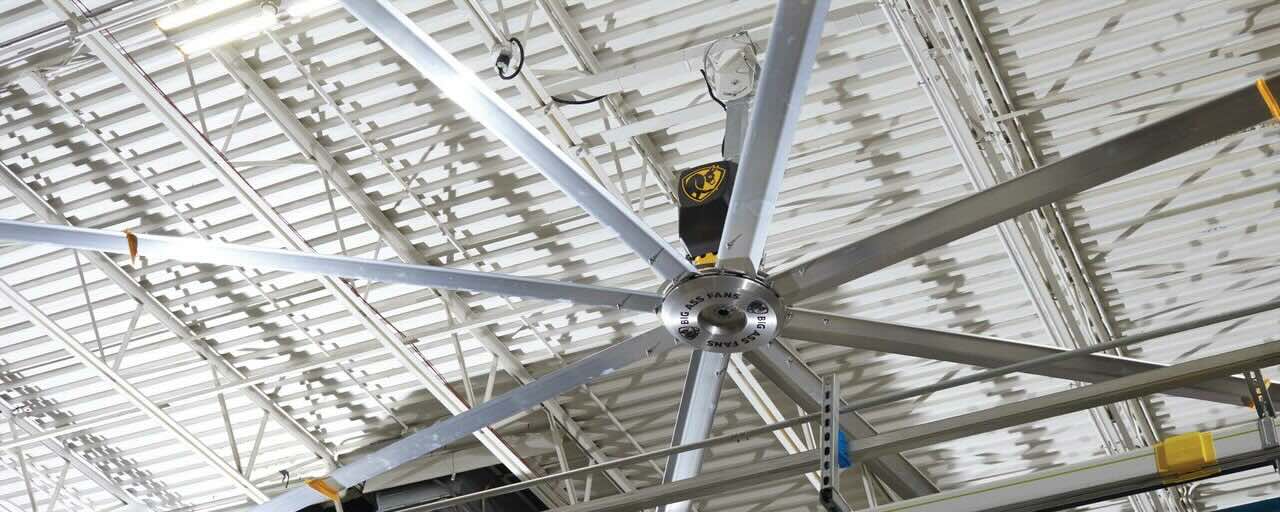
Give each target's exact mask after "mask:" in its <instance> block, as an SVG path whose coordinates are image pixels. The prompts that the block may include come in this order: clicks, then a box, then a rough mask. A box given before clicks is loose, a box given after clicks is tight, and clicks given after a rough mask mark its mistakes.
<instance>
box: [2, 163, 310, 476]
mask: <svg viewBox="0 0 1280 512" xmlns="http://www.w3.org/2000/svg"><path fill="white" fill-rule="evenodd" d="M0 186H2V187H4V188H5V189H7V190H8V191H9V193H11V194H13V196H14V197H15V198H17V199H18V200H19V201H21V202H22V203H23V204H24V205H26V206H27V208H28V209H30V210H31V211H32V212H33V213H35V215H36V217H38V218H40V219H41V220H43V221H45V222H47V223H50V224H56V225H58V226H70V225H71V222H70V221H68V220H67V218H66V216H64V215H62V213H61V212H59V211H57V210H56V209H54V208H53V207H52V206H50V205H49V203H47V202H45V201H44V199H43V198H41V197H40V195H39V194H37V193H36V192H35V191H34V190H32V189H31V188H30V187H29V186H27V184H26V183H25V182H23V181H22V178H21V177H19V176H18V175H17V174H16V173H14V172H13V170H12V169H10V168H9V167H8V166H6V165H4V163H2V162H0ZM7 232H8V231H7V230H4V229H3V228H0V237H3V236H4V233H7ZM120 236H121V235H119V234H114V235H113V238H119V237H120ZM118 244H119V242H116V244H115V245H117V247H118ZM125 245H126V246H127V245H128V244H125ZM126 252H127V248H126ZM83 254H84V256H85V259H87V260H88V261H89V263H91V264H93V265H94V266H95V267H97V268H98V270H99V271H100V272H102V273H103V275H105V276H106V277H107V279H110V280H111V282H113V283H115V284H116V286H118V287H120V289H121V290H123V291H124V292H125V293H126V294H128V295H129V296H130V297H133V299H134V300H136V301H138V303H139V304H140V305H141V306H142V308H143V309H145V310H146V311H147V313H149V314H150V315H151V316H152V318H155V319H156V321H158V322H160V324H161V325H164V327H165V328H166V329H168V330H169V331H170V332H172V333H173V335H174V336H175V337H176V338H178V339H179V340H181V341H182V343H184V344H186V345H187V346H188V347H190V348H191V350H192V351H193V352H195V353H197V354H200V356H201V357H203V358H204V359H205V360H206V361H209V364H211V365H213V366H214V368H216V369H217V370H218V371H219V372H221V373H222V374H223V376H224V377H226V378H227V379H228V384H231V385H239V384H242V383H245V375H244V372H241V371H240V369H239V368H236V367H235V365H233V364H231V363H229V362H227V360H226V359H225V358H223V357H222V354H220V353H218V351H216V350H214V349H213V347H211V346H209V344H208V343H207V342H205V341H204V340H202V339H201V337H200V336H199V335H198V334H196V332H195V331H194V330H192V329H191V326H189V325H187V323H186V322H183V321H182V320H181V319H179V318H178V317H177V315H175V314H174V313H173V312H172V311H170V310H169V308H167V307H165V305H164V304H163V303H161V302H160V300H159V299H157V298H156V297H155V296H154V295H152V294H151V292H150V291H149V290H147V289H146V288H145V287H143V286H142V285H141V284H139V283H138V282H137V281H135V280H133V278H132V277H130V276H129V273H128V272H125V270H124V269H123V268H121V267H120V265H118V264H116V262H115V261H114V260H112V259H111V258H109V257H107V256H106V255H105V254H104V253H103V252H101V251H94V250H88V251H85V252H84V253H83ZM242 389H243V393H244V395H245V397H246V398H248V399H249V401H250V402H253V404H254V405H256V406H258V407H260V408H262V410H264V411H266V412H267V414H269V415H270V416H271V418H272V419H273V420H274V421H275V423H276V424H278V425H280V427H281V428H283V429H284V430H285V432H287V433H288V434H289V435H290V436H291V437H293V439H294V440H296V441H298V443H300V444H301V445H302V446H304V447H306V448H307V450H308V451H310V452H311V453H314V454H315V455H316V457H318V458H320V459H321V460H323V461H325V464H327V465H329V466H332V465H334V464H335V463H336V458H335V457H334V455H333V452H332V451H331V450H329V448H328V447H327V446H325V444H324V443H323V442H321V441H320V440H319V439H317V438H316V437H315V436H314V435H312V434H311V433H310V432H308V431H307V429H306V428H304V427H303V426H302V424H300V423H298V421H297V420H296V419H294V418H293V416H291V415H290V414H289V413H287V412H285V411H284V409H282V408H281V407H280V406H279V404H276V403H275V401H273V400H271V398H270V397H268V396H267V395H266V393H263V392H262V390H260V389H258V388H257V387H256V386H253V385H244V386H242Z"/></svg>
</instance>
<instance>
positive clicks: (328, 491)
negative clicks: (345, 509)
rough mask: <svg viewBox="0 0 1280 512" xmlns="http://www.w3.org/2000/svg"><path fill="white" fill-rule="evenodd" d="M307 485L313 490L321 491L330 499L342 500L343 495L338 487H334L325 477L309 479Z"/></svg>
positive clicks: (321, 493)
mask: <svg viewBox="0 0 1280 512" xmlns="http://www.w3.org/2000/svg"><path fill="white" fill-rule="evenodd" d="M307 487H310V488H311V489H312V490H314V491H316V492H318V493H320V495H321V496H324V497H326V498H329V501H337V502H341V501H342V496H339V495H338V489H336V488H334V487H333V486H332V485H330V484H329V482H328V481H326V480H325V479H323V478H309V479H307Z"/></svg>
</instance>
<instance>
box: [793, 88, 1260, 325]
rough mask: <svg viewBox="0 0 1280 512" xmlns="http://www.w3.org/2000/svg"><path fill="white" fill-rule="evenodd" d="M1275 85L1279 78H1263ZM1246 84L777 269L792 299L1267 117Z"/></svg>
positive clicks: (1234, 131)
mask: <svg viewBox="0 0 1280 512" xmlns="http://www.w3.org/2000/svg"><path fill="white" fill-rule="evenodd" d="M1266 83H1267V84H1269V85H1270V88H1271V90H1277V91H1280V77H1276V78H1272V79H1270V80H1268V81H1267V82H1266ZM1258 89H1259V88H1258V87H1256V86H1249V87H1245V88H1242V89H1239V90H1237V91H1235V92H1232V93H1230V94H1227V95H1224V96H1221V97H1219V98H1216V99H1213V100H1211V101H1209V102H1207V103H1204V104H1202V105H1199V106H1196V107H1193V108H1191V109H1189V110H1186V111H1183V112H1181V113H1179V114H1175V115H1173V116H1171V117H1169V118H1167V119H1164V120H1161V121H1157V122H1155V123H1152V124H1150V125H1148V126H1145V127H1142V128H1139V129H1137V130H1135V131H1133V132H1130V133H1128V134H1125V135H1121V136H1120V137H1117V138H1115V139H1112V140H1110V141H1107V142H1104V143H1102V144H1099V145H1097V146H1094V147H1092V148H1089V149H1086V150H1084V151H1081V152H1079V153H1076V154H1074V155H1071V156H1068V157H1066V158H1063V159H1061V160H1058V161H1056V162H1053V163H1051V164H1048V165H1045V166H1043V167H1040V168H1039V169H1036V170H1034V171H1031V172H1028V173H1026V174H1023V175H1021V176H1018V177H1017V178H1014V179H1011V180H1009V181H1006V182H1004V183H1001V184H999V185H996V186H994V187H991V188H989V189H986V190H983V191H981V192H977V193H974V194H971V195H969V196H968V197H965V198H963V199H960V200H958V201H955V202H953V203H951V204H948V205H946V206H943V207H941V208H938V209H936V210H934V211H931V212H929V213H926V214H924V215H921V216H919V217H916V218H915V219H912V220H909V221H906V222H904V223H902V224H898V225H896V226H893V227H891V228H888V229H885V230H883V231H880V232H878V233H876V234H874V235H871V236H869V237H867V238H864V239H862V240H859V241H857V242H854V243H852V244H849V245H845V246H843V247H840V248H838V249H835V250H834V251H831V252H828V253H826V254H823V255H821V256H818V257H816V258H814V259H811V260H809V261H806V262H804V263H801V264H800V265H797V266H795V267H792V268H789V269H787V270H785V271H783V272H780V273H778V274H777V276H776V278H775V279H774V288H775V289H776V290H777V291H778V292H779V293H780V294H782V296H783V297H786V298H787V300H788V301H791V303H792V304H795V303H797V301H799V300H801V299H804V298H806V297H811V296H813V295H815V294H817V293H820V292H822V291H824V290H828V289H831V288H834V287H836V286H839V285H841V284H844V283H846V282H848V281H851V280H853V279H855V278H857V277H860V276H863V275H866V274H869V273H871V272H874V271H876V270H879V269H882V268H885V267H888V266H889V265H893V264H894V263H897V262H899V261H902V260H905V259H907V258H910V257H912V256H916V255H919V254H921V253H924V252H925V251H928V250H930V249H934V248H936V247H939V246H942V245H944V244H946V243H949V242H951V241H954V240H957V239H959V238H962V237H965V236H967V235H970V234H973V233H976V232H978V231H980V230H982V229H984V228H987V227H990V226H993V225H995V224H998V223H1000V222H1002V221H1005V220H1008V219H1011V218H1013V217H1015V216H1017V215H1020V214H1022V213H1025V212H1028V211H1030V210H1032V209H1035V208H1038V207H1041V206H1044V205H1046V204H1049V203H1052V202H1054V201H1058V200H1062V199H1065V198H1067V197H1069V196H1071V195H1073V194H1076V193H1078V192H1081V191H1084V190H1087V189H1089V188H1092V187H1095V186H1098V185H1101V184H1103V183H1106V182H1108V181H1111V180H1114V179H1116V178H1119V177H1121V176H1124V175H1126V174H1129V173H1132V172H1134V171H1138V170H1140V169H1143V168H1145V167H1147V166H1149V165H1151V164H1154V163H1157V162H1159V161H1161V160H1165V159H1167V158H1170V157H1172V156H1175V155H1177V154H1180V153H1184V152H1186V151H1188V150H1190V149H1192V148H1195V147H1197V146H1200V145H1202V144H1207V143H1209V142H1212V141H1214V140H1217V139H1219V138H1222V137H1226V136H1228V135H1231V134H1234V133H1236V132H1239V131H1241V130H1244V129H1246V128H1249V127H1251V126H1254V125H1256V124H1259V123H1262V122H1264V121H1266V120H1268V119H1270V118H1271V117H1272V116H1271V112H1270V110H1269V109H1268V107H1267V103H1266V101H1265V100H1264V99H1263V97H1262V95H1261V94H1259V90H1258Z"/></svg>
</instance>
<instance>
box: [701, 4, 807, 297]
mask: <svg viewBox="0 0 1280 512" xmlns="http://www.w3.org/2000/svg"><path fill="white" fill-rule="evenodd" d="M829 7H830V1H829V0H815V1H810V2H778V9H777V11H775V14H774V17H773V27H772V28H771V29H770V36H769V50H768V52H769V53H768V54H767V56H766V57H765V63H764V73H763V75H764V76H763V78H762V79H761V81H760V89H759V90H758V91H756V98H755V101H754V102H753V103H752V105H751V120H750V121H749V122H748V123H747V138H746V141H745V142H744V143H743V147H744V148H745V150H744V151H743V154H742V165H741V166H740V167H739V171H738V176H737V178H736V179H735V182H734V185H733V196H732V197H731V199H730V201H731V202H730V204H729V214H728V220H727V221H726V222H725V225H724V232H723V236H722V237H721V238H720V250H719V257H720V266H722V267H725V268H729V269H733V270H738V271H742V272H749V273H754V272H755V271H756V270H757V268H756V267H757V265H759V264H760V259H761V258H762V257H763V256H764V242H765V238H766V236H767V235H768V231H769V220H770V219H772V218H773V209H774V203H775V202H776V201H777V199H778V189H779V188H781V187H782V174H783V172H784V171H785V170H786V168H787V156H788V155H789V154H790V153H791V140H792V139H793V138H794V136H795V128H796V120H797V119H799V118H800V109H801V108H802V107H803V106H804V97H805V92H806V90H807V89H808V86H809V73H810V72H811V71H812V70H813V61H814V55H816V54H817V52H818V44H819V42H820V41H821V39H822V24H823V21H824V20H825V19H826V17H827V9H828V8H829Z"/></svg>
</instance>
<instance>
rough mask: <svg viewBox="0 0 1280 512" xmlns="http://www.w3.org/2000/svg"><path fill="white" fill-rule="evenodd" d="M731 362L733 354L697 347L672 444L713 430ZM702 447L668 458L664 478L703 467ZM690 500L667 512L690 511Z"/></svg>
mask: <svg viewBox="0 0 1280 512" xmlns="http://www.w3.org/2000/svg"><path fill="white" fill-rule="evenodd" d="M728 366H729V354H722V353H719V352H707V351H704V350H695V351H694V352H693V357H692V358H691V359H689V371H688V373H686V374H685V379H684V394H683V395H681V397H680V411H679V413H677V415H676V431H675V435H673V436H671V445H672V446H675V445H681V444H688V443H693V442H697V441H701V440H703V439H706V438H707V436H708V435H709V434H710V433H711V423H712V422H713V421H714V420H715V417H716V404H717V403H719V402H720V388H721V386H722V385H723V384H724V372H725V370H727V369H728ZM702 454H703V450H702V449H697V450H690V451H687V452H680V453H677V454H675V455H672V456H671V457H669V458H667V473H666V475H665V476H664V477H663V479H662V481H663V482H675V481H679V480H685V479H688V478H693V477H695V476H697V475H698V471H700V470H701V469H702ZM690 503H691V502H689V501H682V502H679V503H672V504H669V505H667V506H665V507H663V509H662V510H663V512H688V510H689V504H690Z"/></svg>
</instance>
